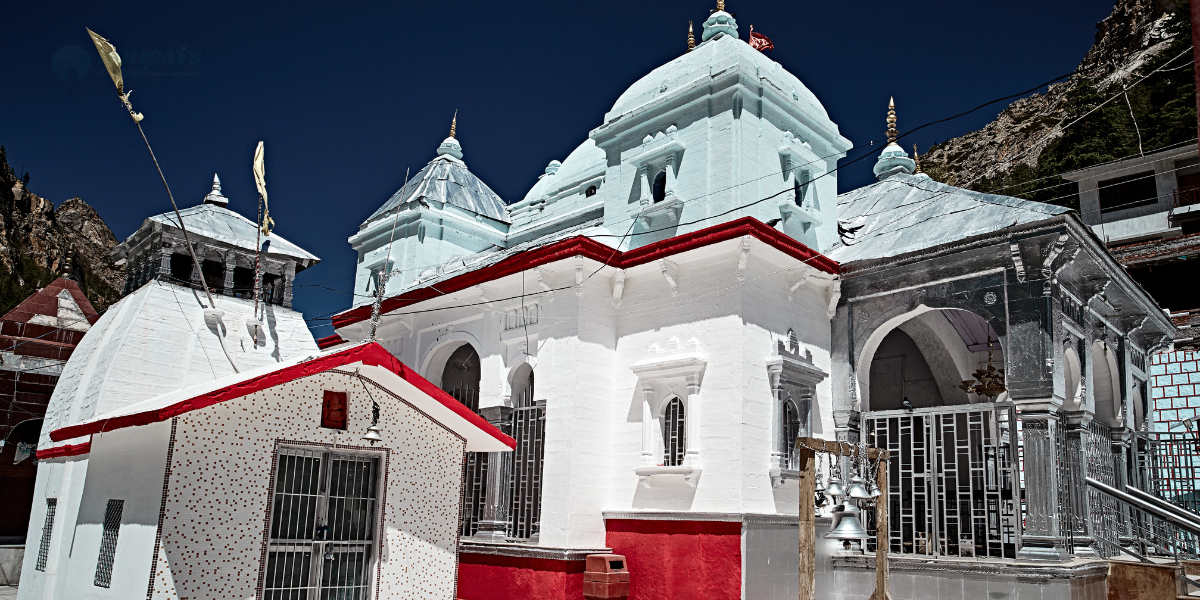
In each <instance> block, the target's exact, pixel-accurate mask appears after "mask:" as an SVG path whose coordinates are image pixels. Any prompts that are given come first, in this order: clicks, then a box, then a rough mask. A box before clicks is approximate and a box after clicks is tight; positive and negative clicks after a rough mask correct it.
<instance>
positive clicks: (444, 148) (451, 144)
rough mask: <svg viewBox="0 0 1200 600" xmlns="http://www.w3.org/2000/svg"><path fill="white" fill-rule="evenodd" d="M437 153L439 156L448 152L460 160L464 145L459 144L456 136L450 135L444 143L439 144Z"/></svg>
mask: <svg viewBox="0 0 1200 600" xmlns="http://www.w3.org/2000/svg"><path fill="white" fill-rule="evenodd" d="M437 153H438V156H444V155H447V154H448V155H450V156H453V157H454V158H457V159H458V160H462V157H463V153H462V146H460V145H459V144H458V140H456V139H454V137H448V138H446V139H445V140H443V141H442V145H441V146H438V149H437Z"/></svg>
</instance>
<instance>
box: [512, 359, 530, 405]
mask: <svg viewBox="0 0 1200 600" xmlns="http://www.w3.org/2000/svg"><path fill="white" fill-rule="evenodd" d="M533 383H534V379H533V365H531V364H529V363H528V362H522V363H520V364H518V365H517V366H516V368H514V369H513V370H512V375H511V377H510V378H509V389H511V390H512V393H511V394H510V395H509V404H508V405H509V406H514V407H521V406H532V404H533V402H534V397H533V392H534V389H535V388H534V385H533Z"/></svg>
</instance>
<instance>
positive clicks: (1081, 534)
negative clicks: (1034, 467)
mask: <svg viewBox="0 0 1200 600" xmlns="http://www.w3.org/2000/svg"><path fill="white" fill-rule="evenodd" d="M1063 417H1064V418H1063V423H1062V425H1063V427H1064V428H1065V432H1066V438H1067V448H1066V451H1067V461H1066V462H1067V464H1066V465H1065V467H1066V468H1065V469H1062V470H1060V471H1059V472H1060V473H1063V474H1065V475H1066V476H1067V477H1069V479H1068V486H1067V489H1068V490H1070V494H1071V498H1070V505H1071V512H1070V515H1069V516H1068V515H1063V518H1069V519H1070V521H1069V522H1068V523H1067V524H1068V526H1069V527H1070V528H1071V538H1072V544H1071V545H1072V548H1071V552H1072V553H1073V554H1074V555H1075V556H1077V557H1079V558H1095V557H1097V556H1099V555H1098V554H1097V553H1096V548H1095V544H1096V541H1095V540H1094V539H1093V538H1092V535H1091V519H1090V518H1089V517H1090V515H1091V503H1090V502H1088V491H1087V484H1086V483H1085V482H1084V481H1083V480H1084V478H1085V477H1087V474H1088V470H1087V469H1088V456H1087V441H1086V438H1087V436H1088V435H1089V433H1088V424H1089V423H1091V422H1092V417H1093V415H1092V414H1091V413H1090V412H1087V411H1072V412H1069V413H1066V414H1065V415H1063ZM1027 481H1028V480H1027ZM1026 493H1028V486H1026Z"/></svg>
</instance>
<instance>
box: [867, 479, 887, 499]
mask: <svg viewBox="0 0 1200 600" xmlns="http://www.w3.org/2000/svg"><path fill="white" fill-rule="evenodd" d="M867 493H868V494H870V495H871V497H872V498H878V497H880V496H882V495H883V491H882V490H880V489H879V486H878V485H876V483H875V482H874V481H872V482H871V487H870V489H868V490H867Z"/></svg>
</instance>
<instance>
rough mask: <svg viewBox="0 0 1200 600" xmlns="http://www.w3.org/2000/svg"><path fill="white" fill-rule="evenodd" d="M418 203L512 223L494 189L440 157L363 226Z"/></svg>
mask: <svg viewBox="0 0 1200 600" xmlns="http://www.w3.org/2000/svg"><path fill="white" fill-rule="evenodd" d="M418 199H428V200H433V201H435V202H443V203H445V204H452V205H454V206H457V207H459V208H462V209H465V210H469V211H471V212H473V213H475V214H478V215H483V216H485V217H489V218H492V219H495V220H497V221H501V222H503V223H508V222H509V220H508V210H507V209H506V208H505V204H504V201H503V200H501V199H500V196H497V195H496V192H493V191H492V188H489V187H488V186H487V184H485V183H483V182H482V181H480V180H479V178H478V177H476V176H475V175H474V174H472V173H471V171H470V170H468V169H467V166H466V165H465V164H463V163H462V162H461V161H458V160H456V159H454V158H451V157H448V156H439V157H437V158H435V159H433V160H432V161H430V162H429V164H427V165H425V168H424V169H421V170H420V171H419V172H418V173H417V174H416V176H415V177H413V178H411V179H409V180H408V183H407V184H406V185H405V186H404V187H402V188H400V191H398V192H396V193H395V194H392V197H391V198H389V199H388V201H387V202H385V203H384V204H383V206H381V207H379V210H376V211H375V212H374V213H372V214H371V216H370V217H368V218H367V220H366V221H364V222H363V225H366V224H367V223H370V222H371V221H372V220H374V219H375V218H377V217H379V216H381V215H385V214H388V213H390V212H391V211H392V209H394V208H396V207H398V206H403V205H404V204H407V203H409V202H412V201H414V200H418Z"/></svg>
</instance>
